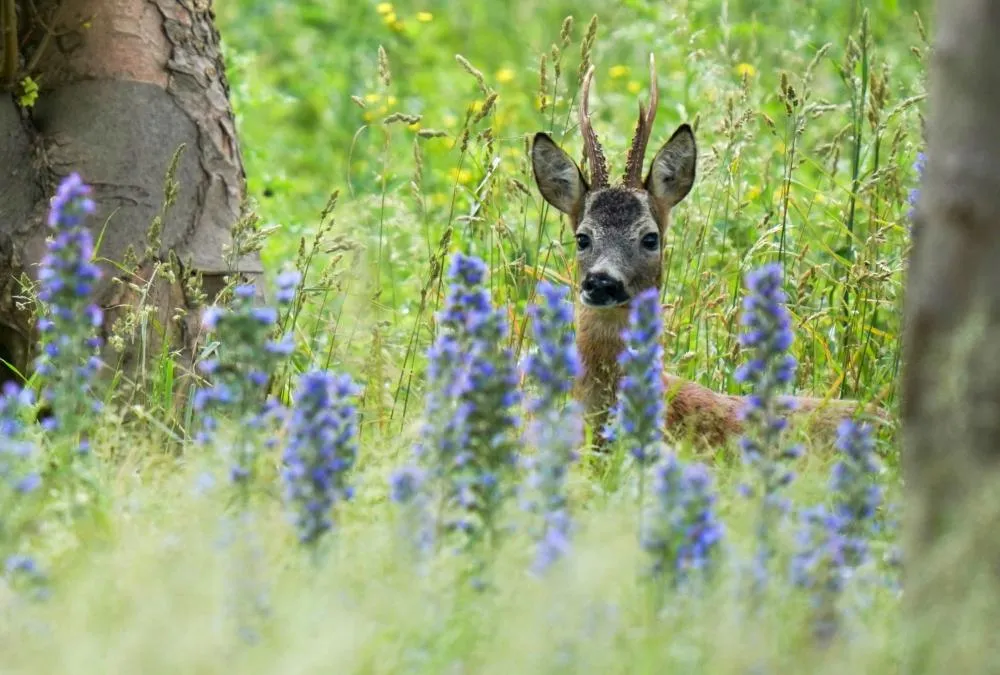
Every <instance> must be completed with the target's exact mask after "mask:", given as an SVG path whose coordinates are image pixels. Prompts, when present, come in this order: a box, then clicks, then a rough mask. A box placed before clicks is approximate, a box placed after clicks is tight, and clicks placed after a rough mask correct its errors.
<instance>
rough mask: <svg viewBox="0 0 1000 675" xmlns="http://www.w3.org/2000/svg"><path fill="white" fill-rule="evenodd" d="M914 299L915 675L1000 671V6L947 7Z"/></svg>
mask: <svg viewBox="0 0 1000 675" xmlns="http://www.w3.org/2000/svg"><path fill="white" fill-rule="evenodd" d="M937 9H938V11H937V18H936V21H937V34H936V36H935V45H934V51H933V54H932V57H931V67H930V74H929V77H930V82H929V96H928V106H929V109H928V123H927V148H926V153H927V163H926V167H925V173H924V178H923V185H922V192H921V196H920V199H919V204H918V207H917V213H916V217H915V218H916V219H915V223H914V245H913V250H912V256H911V262H910V269H909V278H908V281H907V293H906V321H905V328H904V344H905V366H904V376H903V377H904V379H903V429H904V431H903V439H904V442H903V469H904V477H905V480H906V485H905V490H906V495H907V501H906V539H905V547H904V568H905V573H904V581H905V583H904V593H905V596H904V602H905V604H906V607H905V609H906V613H907V614H906V616H907V621H908V624H907V627H908V629H909V631H908V637H909V639H910V640H913V642H910V643H909V644H910V646H911V647H912V649H911V651H910V656H911V657H912V661H911V663H910V668H909V669H908V672H969V673H972V672H994V671H996V669H997V668H998V667H1000V656H998V655H997V654H998V652H997V649H996V636H995V633H996V626H997V625H998V623H997V620H998V619H1000V593H998V589H1000V578H998V575H1000V533H998V532H997V529H996V524H997V522H1000V521H998V515H1000V509H998V503H1000V499H998V492H1000V124H998V123H997V111H998V110H1000V69H998V68H997V67H996V64H998V63H1000V3H996V2H992V1H991V0H948V1H947V2H938V3H937Z"/></svg>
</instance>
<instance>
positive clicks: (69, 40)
mask: <svg viewBox="0 0 1000 675" xmlns="http://www.w3.org/2000/svg"><path fill="white" fill-rule="evenodd" d="M11 12H13V13H14V15H15V20H14V21H13V22H12V21H11V20H10V15H11ZM213 19H214V17H213V14H212V11H211V9H210V0H30V1H29V0H16V2H15V0H0V35H3V36H5V38H6V39H4V40H0V53H2V54H3V55H4V58H3V59H2V60H0V358H3V359H5V360H8V361H10V362H11V363H13V364H14V365H15V367H17V368H18V369H19V370H21V371H22V372H24V370H25V369H26V368H28V367H30V360H31V357H32V356H33V354H32V350H33V348H34V342H35V334H34V325H33V324H34V320H33V317H32V316H31V308H30V307H26V306H24V303H23V302H20V301H19V296H21V295H22V294H23V290H22V288H23V281H24V280H25V279H27V280H29V281H33V280H35V279H36V276H37V264H38V262H39V260H40V259H41V256H42V255H43V252H44V246H45V237H46V235H47V228H46V226H45V217H46V213H47V209H48V203H49V199H50V198H51V196H52V194H53V193H54V190H55V187H56V185H57V184H58V182H59V180H61V179H62V178H63V177H64V176H66V175H67V174H69V173H70V172H72V171H77V172H79V173H80V174H81V176H82V177H83V180H84V181H85V182H87V183H89V184H90V185H91V186H92V187H93V188H94V198H95V201H96V202H97V206H98V211H97V214H96V215H95V216H94V217H92V218H91V220H90V224H91V226H92V227H93V228H94V233H95V240H96V241H97V243H98V258H99V259H100V262H101V264H102V266H103V268H104V270H105V277H104V279H103V280H102V285H101V287H100V300H101V302H102V304H103V305H104V307H105V308H106V310H107V315H106V317H107V318H106V322H105V330H106V331H108V332H111V331H112V330H113V331H114V332H115V333H119V334H121V333H124V334H125V339H124V341H123V340H121V339H116V340H112V341H111V343H112V344H113V345H117V349H112V348H110V347H109V352H108V353H107V354H106V360H107V359H110V362H111V364H112V365H120V366H123V367H125V368H126V369H128V368H129V367H133V368H134V367H135V366H138V365H141V364H143V363H145V359H139V358H137V355H138V354H139V353H143V354H145V355H146V356H154V357H155V356H157V355H158V353H159V352H160V349H161V348H163V347H164V346H165V347H166V348H168V349H175V350H179V351H180V353H181V355H182V356H187V357H188V358H190V356H191V350H192V348H193V343H194V339H195V334H196V330H197V326H198V324H197V320H196V319H197V317H196V312H193V311H190V310H192V309H193V308H194V307H195V306H196V305H197V304H198V297H197V296H198V295H199V292H198V290H197V286H195V287H194V289H192V287H191V286H190V285H189V283H188V281H187V279H188V278H189V277H191V276H192V275H195V274H197V275H199V276H200V277H201V278H202V288H203V290H204V292H205V293H207V294H208V295H209V299H211V296H212V295H213V293H214V292H216V291H217V290H218V289H219V288H220V287H221V279H222V277H223V276H224V275H225V274H227V273H229V272H230V271H231V269H230V267H234V268H235V269H238V270H240V271H241V272H244V273H249V274H255V273H257V272H259V271H260V270H261V268H260V262H259V259H258V257H257V255H256V254H255V253H253V254H250V255H246V256H243V258H242V259H241V260H238V261H237V260H234V259H228V260H227V256H226V254H225V249H226V248H227V247H228V246H230V245H231V243H232V234H231V228H232V226H233V224H234V223H236V222H237V221H238V220H239V218H240V214H241V207H242V203H243V198H244V193H245V184H244V174H243V163H242V158H241V155H240V150H239V145H238V143H237V137H236V130H235V125H234V119H233V113H232V109H231V107H230V102H229V86H228V83H227V81H226V75H225V66H224V64H223V61H222V57H221V54H220V51H219V36H218V33H217V31H216V29H215V26H214V23H213ZM25 76H28V77H30V78H31V79H32V80H34V81H35V82H37V83H38V85H39V95H38V98H37V101H36V102H35V103H34V105H29V106H22V105H20V104H19V101H18V99H19V97H20V96H21V95H22V94H23V93H24V89H23V88H22V83H23V82H24V78H25ZM182 146H183V150H182V151H181V148H182ZM178 151H181V152H180V155H179V162H178V163H177V165H176V174H175V175H176V181H177V194H176V199H175V200H174V201H173V204H172V205H171V206H170V208H169V209H168V210H167V211H166V213H165V214H164V215H163V218H162V223H161V224H160V225H159V227H158V228H157V230H158V231H157V232H155V233H154V236H152V237H147V232H148V231H149V230H150V226H151V224H152V223H153V222H154V219H156V217H157V216H158V215H160V214H161V211H162V209H163V207H164V201H165V200H164V186H165V176H166V174H167V172H168V167H169V166H170V164H171V159H172V158H173V157H174V156H175V155H176V153H178ZM165 261H166V262H167V264H161V263H163V262H165ZM233 263H236V264H235V265H233ZM119 280H120V281H124V282H126V283H120V281H119ZM140 304H142V305H145V306H146V307H148V310H147V311H146V312H139V313H137V312H136V311H135V309H136V307H137V306H138V305H140ZM178 310H182V311H180V312H179V311H178ZM116 324H117V325H116ZM108 337H110V335H109V336H108ZM182 362H183V359H182ZM9 375H10V373H9V371H8V372H7V376H9ZM2 377H3V369H0V379H2Z"/></svg>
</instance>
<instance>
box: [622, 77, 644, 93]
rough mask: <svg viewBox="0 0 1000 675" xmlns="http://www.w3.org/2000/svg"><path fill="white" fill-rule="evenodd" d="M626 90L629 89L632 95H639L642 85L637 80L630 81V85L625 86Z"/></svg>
mask: <svg viewBox="0 0 1000 675" xmlns="http://www.w3.org/2000/svg"><path fill="white" fill-rule="evenodd" d="M625 88H626V89H628V93H630V94H638V93H639V90H640V89H642V85H641V84H639V83H638V82H636V81H635V80H630V81H629V83H628V84H627V85H625Z"/></svg>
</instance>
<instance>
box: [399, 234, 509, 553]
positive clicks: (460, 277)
mask: <svg viewBox="0 0 1000 675" xmlns="http://www.w3.org/2000/svg"><path fill="white" fill-rule="evenodd" d="M448 277H449V281H450V287H449V290H448V295H447V298H446V302H445V307H444V309H443V310H442V311H441V313H440V315H439V316H438V321H439V324H440V332H439V334H438V336H437V338H436V340H435V342H434V345H433V346H432V347H431V349H430V351H429V354H428V356H429V359H430V364H429V366H428V383H427V402H426V407H425V424H424V427H423V430H422V438H421V440H420V442H419V443H418V445H417V447H416V448H415V449H414V454H415V458H416V460H417V464H418V468H420V469H421V470H422V472H424V478H423V481H422V485H423V486H424V489H426V490H432V491H436V492H440V495H439V496H436V497H435V498H434V499H435V501H436V502H438V501H439V502H440V503H442V504H444V507H443V508H442V509H441V510H439V511H436V512H435V513H433V514H428V515H427V517H429V518H431V519H432V520H433V521H434V523H435V525H434V526H433V531H434V532H461V533H463V534H464V537H463V538H462V539H463V540H464V545H463V546H462V547H463V548H464V547H465V546H471V545H475V544H478V543H481V542H483V541H486V540H490V541H492V540H493V539H494V538H495V537H496V535H497V534H499V523H498V522H497V516H498V514H499V510H500V507H501V505H502V503H503V502H504V500H505V498H506V497H507V494H506V487H505V485H506V483H507V481H506V480H505V478H506V477H507V476H508V475H509V474H512V473H513V471H514V469H515V457H516V455H515V450H516V438H515V435H514V434H515V430H516V428H517V425H518V416H517V406H518V404H519V403H520V396H519V394H518V390H517V371H516V368H515V366H514V359H513V355H512V353H511V351H510V349H509V348H508V347H506V346H504V345H503V342H504V340H505V339H506V337H507V331H508V328H507V322H506V318H505V316H504V314H503V312H502V311H499V310H495V309H494V308H493V307H492V306H491V304H490V298H489V294H488V292H487V291H486V289H485V288H484V287H483V282H484V280H485V278H486V265H485V264H484V263H483V262H482V261H481V260H480V259H478V258H475V257H471V256H465V255H463V254H460V253H459V254H456V255H455V256H454V257H453V258H452V262H451V265H450V267H449V270H448ZM397 482H398V481H397ZM410 506H411V507H412V506H414V505H413V504H410ZM439 518H440V520H439ZM421 531H422V532H423V531H424V530H421ZM435 538H436V537H435ZM427 539H428V537H427V536H424V535H422V536H421V541H422V546H427V545H428V542H427Z"/></svg>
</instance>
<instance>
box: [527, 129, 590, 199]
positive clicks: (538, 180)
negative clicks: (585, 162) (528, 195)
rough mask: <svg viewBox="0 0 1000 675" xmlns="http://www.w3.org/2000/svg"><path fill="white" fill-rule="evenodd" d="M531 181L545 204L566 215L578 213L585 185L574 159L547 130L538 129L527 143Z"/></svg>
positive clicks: (585, 191) (586, 188)
mask: <svg viewBox="0 0 1000 675" xmlns="http://www.w3.org/2000/svg"><path fill="white" fill-rule="evenodd" d="M531 167H532V169H533V170H534V172H535V184H536V185H538V191H539V192H541V193H542V197H544V198H545V201H547V202H548V203H549V204H551V205H552V206H554V207H555V208H557V209H559V210H560V211H562V212H563V213H565V214H566V215H573V214H574V213H578V212H579V209H580V206H581V205H582V204H583V198H584V196H585V195H586V194H587V190H588V189H589V187H588V186H587V182H586V181H585V180H584V179H583V173H581V171H580V167H578V166H577V165H576V162H574V161H573V159H572V158H571V157H570V156H569V155H567V154H566V152H565V151H563V149H562V148H560V147H559V146H558V145H556V143H555V141H553V140H552V139H551V138H550V137H549V135H548V134H545V133H542V132H538V133H537V134H535V139H534V141H532V143H531Z"/></svg>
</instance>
